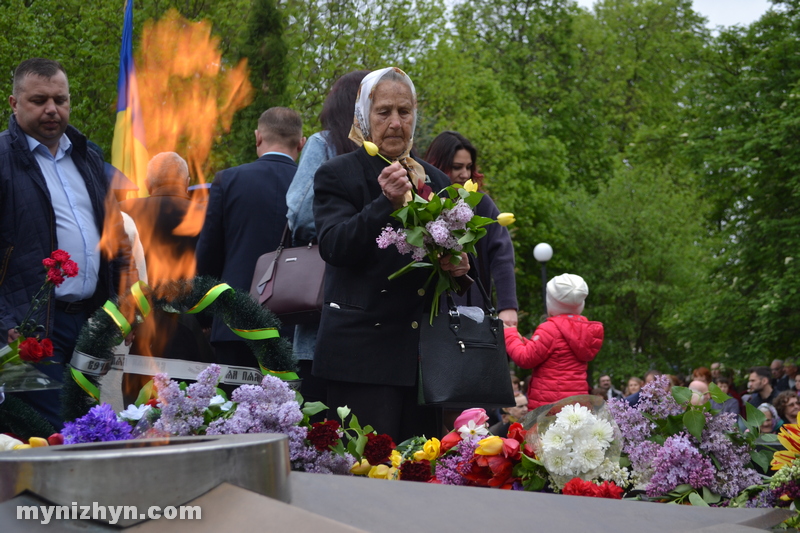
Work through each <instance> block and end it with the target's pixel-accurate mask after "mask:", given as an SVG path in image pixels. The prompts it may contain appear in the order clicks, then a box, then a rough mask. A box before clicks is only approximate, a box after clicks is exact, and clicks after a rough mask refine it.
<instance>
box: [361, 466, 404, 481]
mask: <svg viewBox="0 0 800 533" xmlns="http://www.w3.org/2000/svg"><path fill="white" fill-rule="evenodd" d="M395 472H397V469H396V468H390V467H388V466H386V465H378V466H373V467H372V468H371V469H370V471H369V474H367V476H368V477H371V478H373V479H392V478H393V477H394V473H395Z"/></svg>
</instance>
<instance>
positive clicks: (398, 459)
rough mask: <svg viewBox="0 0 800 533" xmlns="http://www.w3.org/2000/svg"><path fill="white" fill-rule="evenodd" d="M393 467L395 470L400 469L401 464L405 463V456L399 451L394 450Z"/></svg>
mask: <svg viewBox="0 0 800 533" xmlns="http://www.w3.org/2000/svg"><path fill="white" fill-rule="evenodd" d="M391 460H392V466H393V467H394V468H400V463H402V462H403V454H402V453H400V452H398V451H397V450H392V457H391Z"/></svg>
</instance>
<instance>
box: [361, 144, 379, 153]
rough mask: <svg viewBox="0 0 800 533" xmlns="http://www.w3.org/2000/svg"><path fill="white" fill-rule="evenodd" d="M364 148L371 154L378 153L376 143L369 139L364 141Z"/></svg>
mask: <svg viewBox="0 0 800 533" xmlns="http://www.w3.org/2000/svg"><path fill="white" fill-rule="evenodd" d="M364 149H365V150H366V151H367V153H368V154H369V155H371V156H376V155H378V145H377V144H375V143H371V142H369V141H364Z"/></svg>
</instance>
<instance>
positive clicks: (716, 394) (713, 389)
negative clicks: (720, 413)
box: [708, 382, 731, 403]
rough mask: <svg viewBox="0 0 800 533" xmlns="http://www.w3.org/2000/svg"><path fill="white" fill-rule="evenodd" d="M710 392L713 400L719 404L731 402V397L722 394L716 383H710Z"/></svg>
mask: <svg viewBox="0 0 800 533" xmlns="http://www.w3.org/2000/svg"><path fill="white" fill-rule="evenodd" d="M708 392H709V393H710V394H711V399H712V400H714V401H715V402H717V403H725V401H726V400H730V398H731V397H730V396H728V395H727V394H725V393H724V392H722V389H720V388H719V386H718V385H717V384H716V383H713V382H712V383H710V384H709V385H708Z"/></svg>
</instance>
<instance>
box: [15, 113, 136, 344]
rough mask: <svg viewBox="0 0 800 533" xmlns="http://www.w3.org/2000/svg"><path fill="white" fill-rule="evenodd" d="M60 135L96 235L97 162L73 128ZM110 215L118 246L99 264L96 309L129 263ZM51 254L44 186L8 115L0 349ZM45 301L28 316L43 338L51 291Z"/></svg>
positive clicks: (100, 205)
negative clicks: (82, 186)
mask: <svg viewBox="0 0 800 533" xmlns="http://www.w3.org/2000/svg"><path fill="white" fill-rule="evenodd" d="M66 135H67V137H69V140H70V141H71V142H72V145H73V149H72V154H71V155H72V160H73V162H74V163H75V166H76V167H77V168H78V171H79V172H80V173H81V176H82V177H83V179H84V181H85V182H86V190H87V192H88V193H89V196H90V199H91V202H92V207H93V208H94V215H95V217H94V218H95V223H96V224H97V228H98V229H99V230H100V232H101V235H102V231H103V222H104V219H105V212H106V209H105V199H106V193H107V191H108V184H107V182H106V180H105V177H104V174H103V161H102V160H101V159H100V156H99V155H97V154H96V153H95V152H94V151H92V150H89V149H88V146H87V143H86V137H84V136H83V135H82V134H81V133H80V132H79V131H78V130H77V129H75V128H73V127H72V126H68V127H67V131H66ZM115 204H116V203H114V204H110V205H115ZM112 214H116V218H115V219H114V220H113V222H112V223H111V224H110V225H109V228H111V230H110V231H114V232H115V235H116V239H119V240H117V241H116V242H119V243H121V244H120V246H121V250H120V252H119V255H118V256H117V257H116V258H115V259H114V260H113V261H111V262H109V261H107V260H106V259H105V258H103V259H101V263H100V275H99V278H98V281H97V289H96V290H95V294H94V296H93V300H94V301H93V303H95V304H96V305H97V306H98V307H99V306H100V305H102V304H103V302H105V300H107V299H108V298H109V297H110V296H111V295H112V294H115V293H116V290H115V289H116V287H118V283H119V277H118V276H119V275H120V274H122V273H123V271H124V272H125V273H127V269H128V265H129V261H130V244H129V242H128V240H127V237H124V235H125V233H124V229H123V225H122V217H121V216H120V215H119V210H118V209H116V208H114V211H113V213H112ZM56 249H58V240H57V237H56V220H55V212H54V211H53V207H52V205H51V203H50V192H49V190H48V189H47V183H46V182H45V179H44V176H43V175H42V172H41V170H40V169H39V165H38V163H37V162H36V159H35V157H34V155H33V154H32V153H31V151H30V148H29V147H28V141H27V139H26V138H25V134H24V133H23V131H22V129H21V128H20V127H19V125H18V124H17V120H16V117H15V116H14V115H11V118H10V119H9V121H8V129H7V130H6V131H4V132H2V133H0V345H4V344H5V341H6V332H7V331H8V330H9V329H11V328H13V327H15V326H17V325H19V322H20V321H21V320H22V318H23V317H24V315H25V313H26V312H27V310H28V308H29V307H30V305H31V299H32V298H33V296H34V294H36V292H37V291H38V290H39V288H40V287H41V286H42V283H43V282H44V278H45V269H44V267H43V266H42V259H44V258H46V257H49V256H50V254H51V253H52V252H53V250H56ZM127 281H128V282H130V281H131V280H130V279H129V280H127ZM134 281H135V280H134ZM50 296H51V297H50V298H49V300H48V302H47V305H44V306H43V307H41V308H40V311H39V315H38V316H34V317H33V318H34V320H37V323H39V324H43V325H44V326H45V328H46V330H45V333H44V334H45V336H48V335H50V331H51V329H52V327H53V311H54V309H55V307H54V298H52V292H51V295H50Z"/></svg>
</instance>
